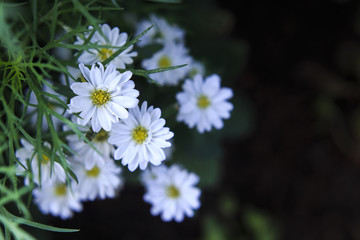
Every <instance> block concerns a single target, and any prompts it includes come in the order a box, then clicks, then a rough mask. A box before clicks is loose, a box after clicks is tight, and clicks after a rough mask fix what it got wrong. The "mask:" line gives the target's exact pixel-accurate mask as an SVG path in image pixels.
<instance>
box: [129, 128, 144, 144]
mask: <svg viewBox="0 0 360 240" xmlns="http://www.w3.org/2000/svg"><path fill="white" fill-rule="evenodd" d="M147 133H148V131H147V130H146V129H145V128H144V127H142V126H137V127H136V128H134V129H133V131H132V139H133V140H134V141H135V142H136V143H143V142H144V141H145V140H146V139H147V138H148V134H147Z"/></svg>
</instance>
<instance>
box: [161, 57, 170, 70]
mask: <svg viewBox="0 0 360 240" xmlns="http://www.w3.org/2000/svg"><path fill="white" fill-rule="evenodd" d="M158 65H159V67H160V68H166V67H171V59H170V58H169V57H167V56H161V57H160V59H159V63H158Z"/></svg>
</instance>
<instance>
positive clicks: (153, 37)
mask: <svg viewBox="0 0 360 240" xmlns="http://www.w3.org/2000/svg"><path fill="white" fill-rule="evenodd" d="M151 25H153V27H152V28H151V29H150V31H148V32H147V33H146V34H145V35H144V36H142V37H141V38H140V41H139V42H138V43H137V44H138V46H140V47H142V46H146V45H149V44H152V43H160V44H166V43H184V38H185V31H184V30H183V29H181V28H180V27H179V26H177V25H175V24H169V23H168V22H167V21H166V20H165V19H164V18H161V17H158V16H156V15H154V14H152V15H151V16H150V19H149V20H142V21H140V22H139V23H138V25H137V26H136V29H137V30H136V35H139V34H140V33H142V32H143V31H145V30H146V29H147V28H149V27H150V26H151Z"/></svg>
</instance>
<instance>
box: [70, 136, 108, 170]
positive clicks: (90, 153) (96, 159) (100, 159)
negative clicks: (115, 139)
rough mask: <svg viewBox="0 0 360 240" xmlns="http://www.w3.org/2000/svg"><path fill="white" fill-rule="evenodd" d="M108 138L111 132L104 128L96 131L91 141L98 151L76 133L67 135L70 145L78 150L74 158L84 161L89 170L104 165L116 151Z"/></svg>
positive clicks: (75, 150)
mask: <svg viewBox="0 0 360 240" xmlns="http://www.w3.org/2000/svg"><path fill="white" fill-rule="evenodd" d="M108 138H109V132H107V131H105V130H103V129H101V130H100V131H99V132H98V133H96V135H95V136H94V139H92V141H91V143H92V144H93V146H94V147H95V149H96V150H97V151H96V150H95V149H94V148H92V147H91V145H90V144H88V143H86V142H85V141H84V140H82V139H79V136H78V135H76V134H73V135H69V136H67V137H66V139H67V140H68V145H69V147H70V148H71V149H72V150H74V152H76V155H74V156H73V160H74V161H77V162H79V163H82V164H83V165H84V167H85V168H86V169H87V170H90V169H92V168H94V166H95V165H99V166H102V165H104V164H105V161H106V160H107V159H108V158H109V157H110V156H111V155H112V154H113V153H114V146H113V145H111V144H109V143H108V142H107V140H108Z"/></svg>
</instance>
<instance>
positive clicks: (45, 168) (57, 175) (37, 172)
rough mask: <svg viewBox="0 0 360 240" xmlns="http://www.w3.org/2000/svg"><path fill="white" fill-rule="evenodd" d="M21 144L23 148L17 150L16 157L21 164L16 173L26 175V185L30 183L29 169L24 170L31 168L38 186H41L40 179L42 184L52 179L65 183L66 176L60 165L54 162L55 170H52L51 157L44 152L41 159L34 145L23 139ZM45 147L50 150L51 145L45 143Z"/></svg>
mask: <svg viewBox="0 0 360 240" xmlns="http://www.w3.org/2000/svg"><path fill="white" fill-rule="evenodd" d="M20 142H21V144H22V145H23V147H21V148H19V149H17V150H16V152H15V156H16V157H17V159H18V160H19V162H20V163H21V164H18V165H17V167H16V173H17V174H18V175H24V174H25V184H26V185H28V184H29V182H30V179H29V176H28V175H27V173H28V170H29V169H24V167H25V168H28V167H31V171H32V177H33V182H34V183H36V184H40V178H41V184H44V183H46V182H48V181H49V180H50V179H59V180H60V181H65V179H66V174H65V171H64V169H63V167H62V166H61V165H60V163H58V162H54V168H53V169H51V164H50V156H48V155H47V154H46V153H45V152H43V153H42V156H41V157H40V156H39V155H38V154H37V153H35V148H34V146H33V145H32V144H30V143H29V142H27V141H26V140H25V139H21V140H20ZM44 146H46V147H48V148H50V144H49V143H44ZM28 161H29V162H30V166H28V164H27V162H28ZM39 164H40V166H39Z"/></svg>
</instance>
